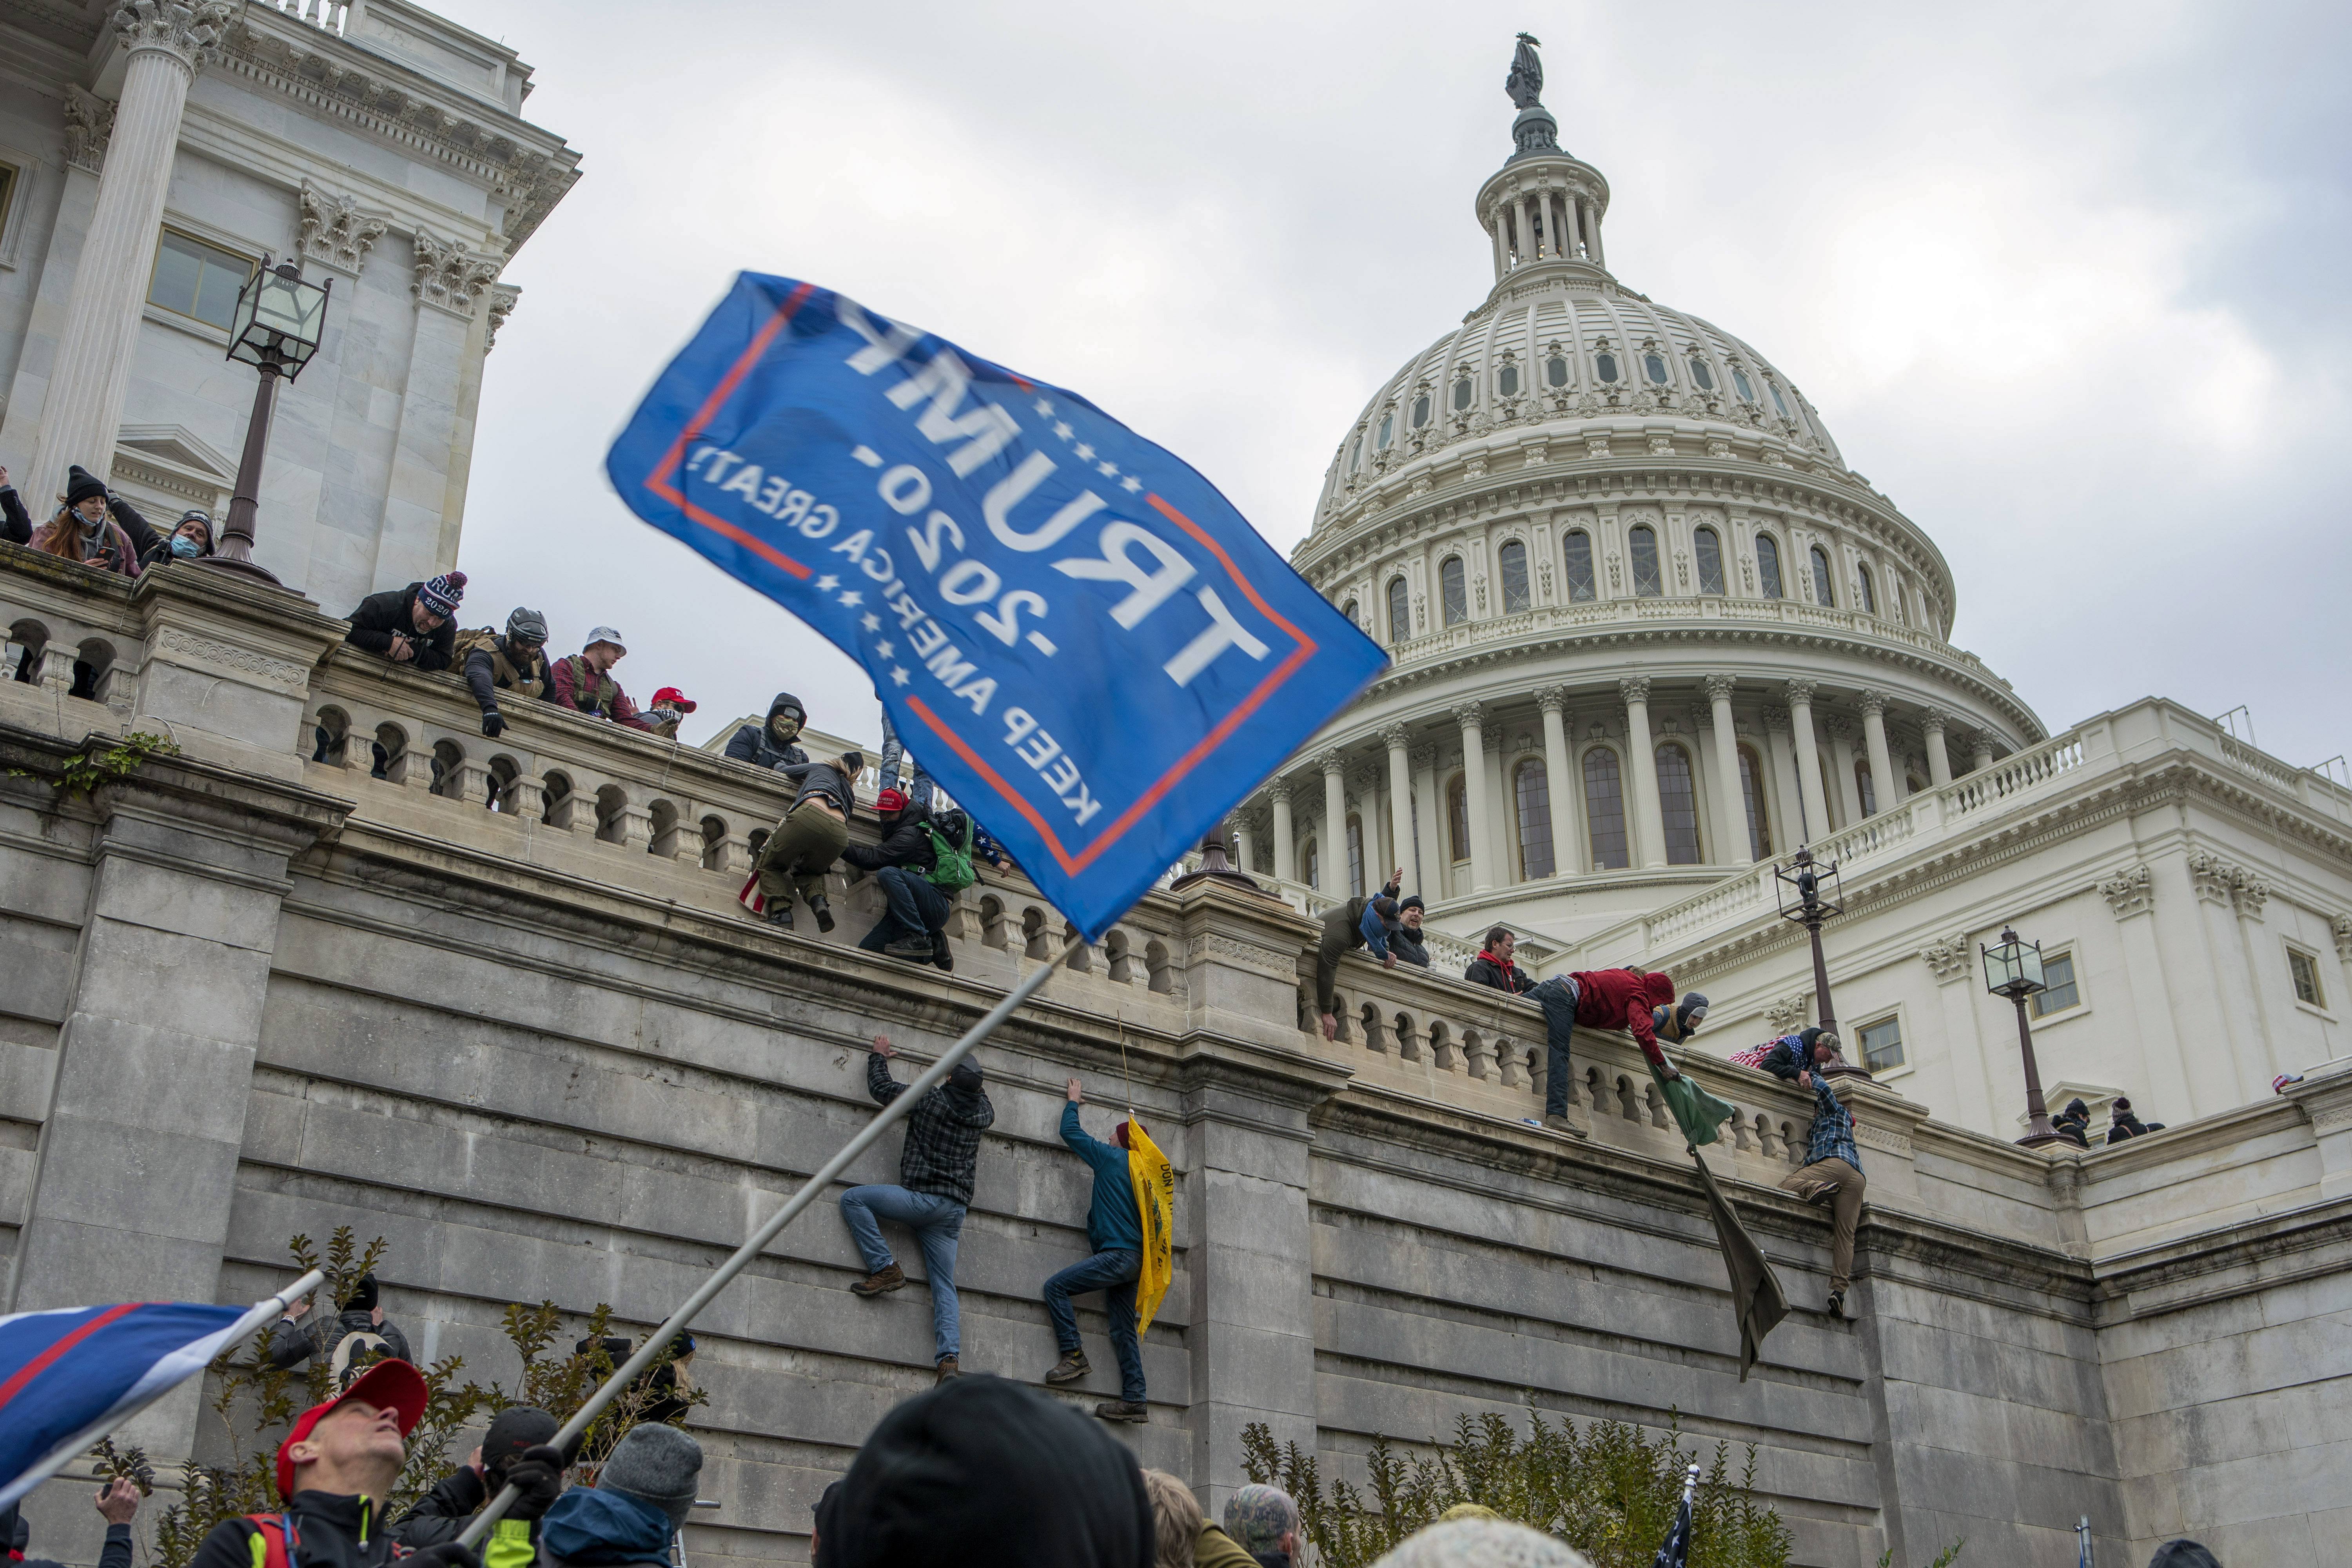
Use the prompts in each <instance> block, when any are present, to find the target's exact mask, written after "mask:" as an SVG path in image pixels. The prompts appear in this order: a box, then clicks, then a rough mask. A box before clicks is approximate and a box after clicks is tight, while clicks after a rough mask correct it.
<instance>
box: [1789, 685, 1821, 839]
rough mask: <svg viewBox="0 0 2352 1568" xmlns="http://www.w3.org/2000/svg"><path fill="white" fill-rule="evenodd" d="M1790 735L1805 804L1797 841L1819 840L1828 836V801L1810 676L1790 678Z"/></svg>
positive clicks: (1798, 781)
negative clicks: (1814, 715) (1814, 724)
mask: <svg viewBox="0 0 2352 1568" xmlns="http://www.w3.org/2000/svg"><path fill="white" fill-rule="evenodd" d="M1789 736H1790V744H1791V745H1792V746H1794V747H1795V748H1796V752H1797V784H1798V788H1799V791H1800V792H1801V793H1800V796H1799V798H1800V799H1801V800H1802V801H1803V802H1804V806H1805V821H1804V825H1803V831H1802V832H1801V834H1799V835H1798V842H1799V843H1802V844H1812V843H1818V842H1819V841H1820V840H1822V839H1824V838H1827V837H1829V836H1830V801H1829V796H1828V795H1827V794H1826V793H1824V792H1823V790H1822V748H1821V743H1820V742H1818V741H1816V740H1815V739H1814V738H1813V683H1812V682H1811V681H1810V680H1792V681H1790V682H1789Z"/></svg>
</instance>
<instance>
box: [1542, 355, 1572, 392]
mask: <svg viewBox="0 0 2352 1568" xmlns="http://www.w3.org/2000/svg"><path fill="white" fill-rule="evenodd" d="M1544 384H1545V385H1546V386H1566V385H1567V384H1568V358H1567V356H1566V355H1564V354H1554V355H1552V356H1551V358H1549V359H1548V360H1546V361H1544Z"/></svg>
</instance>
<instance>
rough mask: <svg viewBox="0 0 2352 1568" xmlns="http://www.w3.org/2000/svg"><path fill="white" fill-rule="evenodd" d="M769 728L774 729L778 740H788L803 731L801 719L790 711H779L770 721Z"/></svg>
mask: <svg viewBox="0 0 2352 1568" xmlns="http://www.w3.org/2000/svg"><path fill="white" fill-rule="evenodd" d="M768 728H769V729H770V730H771V731H774V733H775V737H776V739H777V740H779V741H787V742H788V741H790V740H791V739H792V738H793V736H794V735H797V734H799V733H800V732H801V721H799V720H797V719H795V718H793V716H792V715H791V714H789V713H779V714H777V715H776V716H775V718H774V719H773V720H772V721H770V723H769V725H768Z"/></svg>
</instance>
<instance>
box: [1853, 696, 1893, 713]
mask: <svg viewBox="0 0 2352 1568" xmlns="http://www.w3.org/2000/svg"><path fill="white" fill-rule="evenodd" d="M1855 700H1856V701H1858V702H1860V703H1861V704H1862V710H1863V712H1864V714H1866V715H1871V716H1874V717H1879V718H1884V717H1885V713H1886V693H1885V692H1884V691H1864V693H1863V694H1862V695H1861V696H1860V697H1859V698H1857V699H1855Z"/></svg>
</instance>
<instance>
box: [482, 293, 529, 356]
mask: <svg viewBox="0 0 2352 1568" xmlns="http://www.w3.org/2000/svg"><path fill="white" fill-rule="evenodd" d="M521 298H522V290H521V289H519V288H517V287H516V286H515V285H514V284H512V283H493V284H491V285H490V317H489V321H490V330H489V335H488V337H486V338H484V339H483V340H482V352H483V353H489V352H490V351H491V350H492V349H494V348H496V347H498V346H499V328H500V327H502V326H504V325H506V321H507V318H508V317H509V316H511V315H513V314H514V308H515V305H516V303H517V301H519V300H521Z"/></svg>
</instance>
